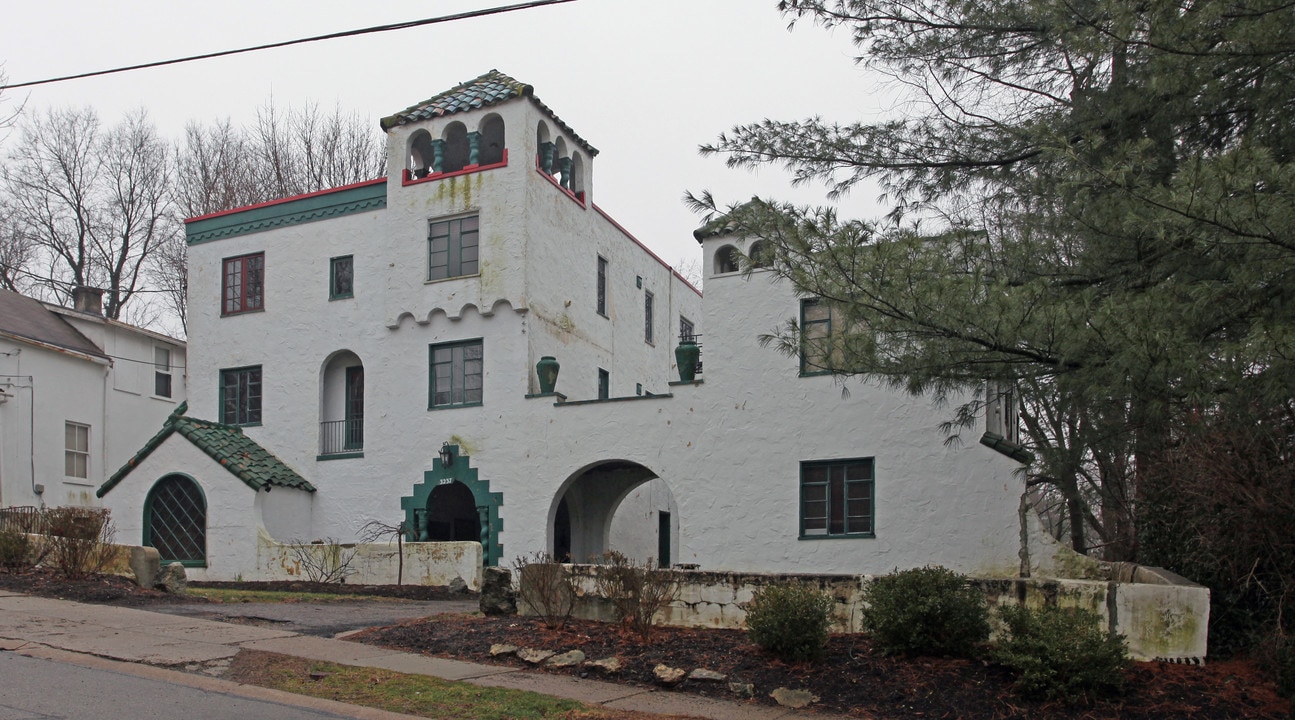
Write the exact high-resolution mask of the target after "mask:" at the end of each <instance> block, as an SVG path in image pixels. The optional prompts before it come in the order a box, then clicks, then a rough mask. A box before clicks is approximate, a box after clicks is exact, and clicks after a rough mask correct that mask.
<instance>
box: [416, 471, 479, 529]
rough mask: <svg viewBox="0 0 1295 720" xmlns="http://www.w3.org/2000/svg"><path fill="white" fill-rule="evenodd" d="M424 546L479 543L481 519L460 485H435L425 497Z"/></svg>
mask: <svg viewBox="0 0 1295 720" xmlns="http://www.w3.org/2000/svg"><path fill="white" fill-rule="evenodd" d="M425 509H426V511H427V533H426V537H423V538H420V539H422V540H425V541H428V542H456V541H460V540H476V541H478V542H480V540H481V518H480V517H478V515H477V502H476V499H475V498H473V497H472V491H471V490H469V489H468V486H467V485H464V484H463V483H461V482H452V483H450V484H448V485H437V486H436V489H435V490H432V494H431V495H429V496H428V497H427V507H426V508H425Z"/></svg>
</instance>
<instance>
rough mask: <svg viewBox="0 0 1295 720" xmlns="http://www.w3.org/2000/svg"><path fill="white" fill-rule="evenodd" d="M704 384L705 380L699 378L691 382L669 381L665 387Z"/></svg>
mask: <svg viewBox="0 0 1295 720" xmlns="http://www.w3.org/2000/svg"><path fill="white" fill-rule="evenodd" d="M705 382H706V381H705V380H703V379H701V378H697V379H695V380H693V381H691V382H684V381H683V380H671V381H670V382H668V383H666V385H669V386H670V387H677V386H679V385H701V384H703V383H705Z"/></svg>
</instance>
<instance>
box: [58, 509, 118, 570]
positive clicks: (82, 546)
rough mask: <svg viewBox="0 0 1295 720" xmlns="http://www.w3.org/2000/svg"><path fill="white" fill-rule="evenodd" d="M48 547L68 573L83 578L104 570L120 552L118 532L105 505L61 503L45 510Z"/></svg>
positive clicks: (60, 567) (61, 568)
mask: <svg viewBox="0 0 1295 720" xmlns="http://www.w3.org/2000/svg"><path fill="white" fill-rule="evenodd" d="M45 521H46V528H47V529H46V532H47V533H48V535H47V538H46V541H45V546H46V547H45V549H46V551H47V552H48V553H49V559H50V562H52V563H53V564H54V567H56V568H58V570H59V572H62V573H63V575H64V576H65V577H69V578H83V577H85V576H87V575H92V574H94V573H97V572H100V571H102V570H103V569H104V568H105V567H107V565H108V563H109V562H111V561H112V559H113V557H114V555H115V554H116V548H114V547H113V544H112V540H113V538H114V537H115V536H116V534H117V529H116V527H114V526H113V524H112V518H111V517H110V516H109V513H108V511H107V510H105V509H101V508H82V507H57V508H50V509H48V510H46V511H45Z"/></svg>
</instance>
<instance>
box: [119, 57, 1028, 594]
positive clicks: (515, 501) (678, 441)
mask: <svg viewBox="0 0 1295 720" xmlns="http://www.w3.org/2000/svg"><path fill="white" fill-rule="evenodd" d="M382 125H383V128H384V130H385V131H386V132H387V136H388V149H389V150H388V173H387V176H386V177H385V178H382V179H378V180H374V181H372V182H367V183H360V184H357V185H352V186H349V187H345V188H338V189H335V190H329V191H324V192H320V193H314V194H311V195H307V196H302V197H297V198H288V199H285V200H282V201H277V202H273V203H267V204H264V205H260V206H255V207H250V208H241V209H238V210H234V211H230V212H226V213H220V214H217V215H212V216H206V217H201V218H195V219H192V220H190V221H189V222H188V224H187V230H188V241H189V273H190V276H189V292H190V296H189V312H190V315H189V318H188V326H189V332H190V347H191V357H192V360H191V362H190V372H189V378H190V383H191V386H190V388H189V402H188V408H187V414H184V415H181V414H177V415H175V416H173V417H172V418H171V419H170V420H168V422H167V424H166V426H165V427H164V428H163V430H162V432H160V433H158V434H157V435H156V436H155V437H154V438H153V439H152V440H151V441H149V443H148V444H146V445H145V446H144V447H143V449H142V450H140V451H139V452H138V453H137V454H136V455H135V457H133V458H132V459H131V460H130V461H129V463H127V464H126V465H125V466H124V467H122V469H121V470H120V471H118V472H117V473H115V474H113V476H112V477H111V478H110V479H109V480H108V481H107V482H105V483H104V484H103V485H102V486H101V487H100V488H99V491H98V493H99V495H100V496H101V497H103V501H104V503H105V504H106V505H108V506H109V507H111V508H112V509H113V514H114V517H115V518H116V521H117V524H118V531H119V536H121V538H122V540H123V541H124V542H148V541H150V540H153V541H154V542H153V543H152V544H157V543H156V540H157V537H158V536H159V533H161V534H164V535H167V536H168V537H170V534H178V535H180V536H184V537H185V538H188V539H189V540H192V541H193V542H190V543H188V549H187V550H183V551H182V550H180V549H178V548H179V545H176V546H175V547H174V548H171V549H163V550H162V554H163V555H164V556H166V557H167V559H175V560H181V561H185V562H187V563H188V564H190V565H192V566H193V567H194V570H193V572H194V574H195V575H196V576H198V577H207V578H212V579H221V578H233V577H235V576H237V575H242V576H244V577H249V578H250V577H255V576H258V575H262V574H264V569H265V568H264V566H263V563H262V564H258V563H259V562H260V561H258V552H260V551H259V550H258V548H261V547H263V546H264V543H265V541H266V539H267V538H274V539H278V540H288V539H292V538H300V539H314V538H324V537H332V538H337V539H340V540H350V539H353V538H354V537H355V535H356V533H357V532H358V531H359V529H360V528H361V527H362V526H363V525H364V524H365V523H366V522H368V521H369V520H374V519H377V520H382V521H385V522H389V523H394V522H397V521H400V520H405V521H407V522H408V523H409V525H410V527H411V528H412V529H411V530H410V536H411V539H419V540H473V541H477V540H479V541H481V542H482V543H483V546H484V562H485V563H486V564H490V565H494V564H508V563H509V562H510V561H511V560H512V558H514V557H516V556H518V555H522V554H528V553H531V552H534V551H537V550H545V551H550V552H555V553H557V554H558V555H569V556H570V557H572V558H574V559H583V558H586V557H588V556H590V555H592V554H595V553H598V552H601V551H603V550H605V549H607V548H608V547H609V546H614V547H616V548H617V549H622V550H626V551H628V552H630V553H631V554H634V555H638V556H640V557H646V556H652V557H654V558H658V559H663V560H665V561H667V562H670V563H680V564H696V565H699V566H701V567H702V568H705V569H725V570H766V571H782V572H842V573H884V572H888V571H890V570H892V569H893V568H895V567H911V566H916V565H924V564H928V563H938V564H941V565H945V566H948V567H951V568H954V569H957V570H961V571H964V572H969V573H977V574H981V575H996V576H1006V575H1013V574H1015V573H1016V571H1017V568H1018V562H1019V561H1018V558H1017V550H1018V543H1019V537H1020V535H1019V518H1018V515H1017V509H1018V502H1019V498H1020V493H1021V489H1022V488H1021V486H1020V481H1019V480H1018V479H1016V478H1015V477H1014V476H1013V472H1012V471H1013V469H1014V468H1015V467H1016V463H1015V462H1014V461H1012V460H1010V459H1009V458H1007V457H1004V456H1003V455H1001V454H999V453H996V452H994V451H992V450H989V449H987V448H985V447H982V446H979V445H974V444H971V445H969V446H966V447H962V448H951V447H946V446H945V444H944V443H943V440H944V438H943V436H942V435H941V433H940V431H939V429H938V428H939V425H940V423H941V421H942V420H944V419H945V415H944V411H941V410H938V409H935V408H932V407H930V406H929V404H928V403H927V402H925V401H923V400H920V399H914V398H912V397H908V396H906V395H902V394H897V393H894V392H890V391H886V390H883V389H880V388H876V387H873V386H870V385H866V384H852V385H851V386H850V392H849V393H848V394H843V393H842V391H841V390H842V388H841V386H840V385H839V384H838V382H836V380H835V379H834V378H833V377H832V376H831V375H822V374H815V373H814V372H813V368H812V366H805V367H802V362H801V361H798V360H797V359H796V358H788V357H786V356H783V355H780V354H778V353H777V352H776V351H774V350H772V349H766V348H762V347H760V345H759V343H758V341H757V338H758V336H759V335H760V334H761V333H766V332H769V331H771V330H773V329H775V328H777V327H779V326H782V325H783V324H784V323H785V322H786V320H788V319H792V318H801V317H802V313H804V315H803V316H804V317H805V318H806V319H812V320H813V321H814V323H815V324H814V328H815V332H821V333H824V334H827V335H830V332H831V317H830V310H829V309H828V308H825V307H817V306H815V305H814V304H813V299H812V298H800V297H797V296H796V295H795V294H794V293H793V291H792V290H791V288H790V287H788V285H787V284H786V283H781V284H776V283H773V282H771V281H770V277H771V276H770V275H769V274H768V273H764V272H761V271H759V270H757V271H755V272H754V273H752V274H751V275H750V276H747V275H744V274H742V273H740V272H737V268H736V265H735V264H734V263H733V261H732V257H733V254H734V253H735V252H742V253H744V252H747V251H749V250H750V248H748V247H746V245H745V241H744V240H743V239H741V238H735V237H732V236H728V235H724V234H711V235H703V236H702V237H701V238H700V240H699V241H700V242H701V244H702V248H703V254H704V267H705V268H706V273H707V277H706V283H705V287H706V296H705V298H704V299H703V298H702V297H701V294H700V293H699V292H697V291H696V290H695V289H694V288H693V287H691V286H690V285H689V284H688V283H687V282H685V281H684V280H683V279H682V278H681V277H679V276H678V275H677V274H676V273H674V272H673V271H672V270H671V268H670V267H669V265H667V264H666V263H664V262H662V261H661V260H660V259H659V258H658V257H656V256H655V255H654V254H653V253H652V252H651V251H650V250H649V249H647V247H645V246H644V245H643V244H642V243H640V242H638V241H637V240H636V239H635V238H634V237H633V236H632V235H630V234H629V233H628V232H627V231H626V230H624V229H623V228H621V227H620V226H619V225H617V224H616V222H615V221H614V220H612V219H611V218H610V217H609V216H608V215H607V214H605V213H604V212H603V211H602V210H601V209H599V208H598V206H597V205H596V204H595V198H596V189H597V187H596V183H595V179H596V174H595V172H594V170H595V166H596V163H595V157H596V156H597V150H595V149H594V148H593V147H592V146H591V145H590V144H589V143H588V142H586V141H585V140H584V139H583V138H581V137H580V136H579V135H578V134H577V133H576V132H575V131H574V130H573V129H572V128H571V127H569V126H568V125H567V124H566V123H565V122H563V121H562V120H561V119H560V118H559V117H558V116H557V115H556V114H555V113H554V112H553V111H552V110H551V109H549V108H548V107H547V106H545V105H544V104H543V103H542V102H540V101H539V100H538V99H537V98H536V97H535V96H534V94H533V92H532V88H531V87H530V86H527V85H523V84H521V83H518V82H517V81H515V80H513V79H511V78H509V77H507V76H504V75H502V74H500V73H498V72H494V71H492V72H490V73H487V74H486V75H483V76H481V77H480V78H477V79H475V80H473V81H470V82H468V83H465V84H463V85H460V86H458V87H455V88H452V89H451V90H448V91H446V92H444V93H441V94H440V95H437V96H435V97H433V98H432V99H430V100H428V101H426V102H424V103H420V104H419V105H415V106H413V107H410V108H408V109H406V110H404V111H401V112H399V113H396V114H395V115H392V116H390V117H387V118H385V119H384V120H383V121H382ZM697 335H699V336H700V342H701V345H702V348H703V352H702V359H703V361H704V373H700V374H698V375H697V379H696V380H695V381H692V382H679V375H678V372H679V369H678V368H677V367H676V355H675V348H676V346H677V345H679V344H680V338H681V337H692V336H697ZM546 357H551V358H555V359H556V360H557V362H558V363H559V364H560V374H559V376H558V379H557V384H556V391H555V392H545V390H546V388H542V387H541V379H540V370H538V369H537V365H547V364H548V361H543V362H541V361H542V360H543V359H544V358H546ZM159 425H160V423H159ZM163 491H165V492H163ZM175 498H180V500H176V499H175ZM627 498H628V499H627ZM168 503H170V504H168ZM175 503H179V504H180V505H182V506H183V507H182V508H180V509H182V510H183V512H179V513H177V512H175V511H176V510H177V507H175V506H174V504H175ZM160 515H166V516H168V517H176V518H178V519H176V520H174V521H171V520H168V521H166V522H165V523H163V524H168V523H172V522H174V524H175V526H174V527H171V526H170V525H168V526H167V527H159V526H158V520H157V518H158V517H159V516H160ZM168 542H169V541H168ZM164 544H165V543H164ZM185 553H188V555H186V554H185Z"/></svg>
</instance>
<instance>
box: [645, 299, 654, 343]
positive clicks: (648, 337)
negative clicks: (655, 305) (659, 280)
mask: <svg viewBox="0 0 1295 720" xmlns="http://www.w3.org/2000/svg"><path fill="white" fill-rule="evenodd" d="M652 300H653V298H652V293H650V292H648V291H646V290H645V291H643V342H646V343H651V342H652Z"/></svg>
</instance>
